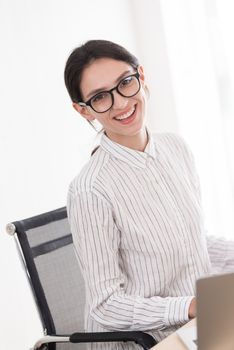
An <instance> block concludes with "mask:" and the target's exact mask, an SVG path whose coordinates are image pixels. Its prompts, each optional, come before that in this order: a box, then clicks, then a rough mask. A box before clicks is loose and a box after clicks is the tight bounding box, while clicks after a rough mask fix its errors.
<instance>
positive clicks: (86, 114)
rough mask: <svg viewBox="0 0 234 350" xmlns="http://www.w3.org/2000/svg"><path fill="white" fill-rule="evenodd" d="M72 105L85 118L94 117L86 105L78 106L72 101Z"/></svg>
mask: <svg viewBox="0 0 234 350" xmlns="http://www.w3.org/2000/svg"><path fill="white" fill-rule="evenodd" d="M72 107H73V108H74V109H75V110H76V111H77V112H78V113H79V114H80V115H81V116H82V117H83V118H85V119H86V120H89V121H92V120H94V119H95V117H94V116H93V115H91V114H90V113H89V111H88V109H87V107H83V106H80V105H79V103H75V102H73V103H72Z"/></svg>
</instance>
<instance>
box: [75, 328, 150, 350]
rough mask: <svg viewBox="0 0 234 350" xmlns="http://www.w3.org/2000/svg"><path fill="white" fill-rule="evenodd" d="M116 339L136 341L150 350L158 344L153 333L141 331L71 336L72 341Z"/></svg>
mask: <svg viewBox="0 0 234 350" xmlns="http://www.w3.org/2000/svg"><path fill="white" fill-rule="evenodd" d="M115 341H118V342H121V341H123V342H126V341H134V342H135V343H136V344H139V345H141V346H142V347H143V349H145V350H148V349H150V348H152V347H153V346H154V345H156V344H157V342H156V340H155V339H154V338H153V337H152V336H151V335H149V334H148V333H144V332H140V331H136V332H135V331H123V332H98V333H73V334H72V335H71V336H70V342H71V343H87V342H115Z"/></svg>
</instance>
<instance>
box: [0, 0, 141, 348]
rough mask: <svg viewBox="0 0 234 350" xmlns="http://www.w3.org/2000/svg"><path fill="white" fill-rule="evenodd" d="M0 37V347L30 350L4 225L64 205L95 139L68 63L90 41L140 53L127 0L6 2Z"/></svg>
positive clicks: (31, 314) (31, 333) (35, 325)
mask: <svg viewBox="0 0 234 350" xmlns="http://www.w3.org/2000/svg"><path fill="white" fill-rule="evenodd" d="M0 35H1V38H0V42H1V56H0V57H1V58H0V60H1V65H0V76H1V79H0V96H1V112H0V123H1V126H0V142H1V145H0V153H1V155H0V157H1V158H0V159H1V180H0V186H1V189H0V193H1V196H0V201H1V203H0V205H1V215H0V225H1V235H0V274H1V281H2V282H1V288H0V294H1V296H0V310H1V312H0V335H1V345H0V348H1V349H3V350H12V349H16V348H17V350H25V349H29V347H30V346H32V344H33V343H34V341H35V340H36V338H38V336H41V327H40V323H39V320H38V317H37V315H36V313H35V307H34V303H33V301H32V297H31V294H30V292H29V288H28V285H27V283H26V280H25V276H24V274H23V270H22V269H21V266H20V264H19V260H18V257H17V255H16V250H15V246H14V242H13V239H12V238H11V237H9V236H7V235H6V234H5V224H6V223H8V222H10V221H14V220H18V219H22V218H26V217H30V216H32V215H35V214H39V213H42V212H44V211H47V210H52V209H55V208H58V207H62V206H64V205H65V203H66V193H67V188H68V184H69V182H70V181H71V179H72V178H73V177H74V176H75V175H76V174H77V173H78V171H79V169H80V168H81V166H82V164H83V163H84V161H85V160H86V159H87V157H88V156H89V152H90V150H91V148H92V142H93V140H94V138H95V133H94V132H93V131H92V129H91V127H90V126H89V125H88V123H86V122H84V121H83V120H82V119H81V117H79V115H78V114H77V113H75V111H74V110H73V109H72V107H71V103H70V100H69V97H68V94H67V92H66V90H65V86H64V83H63V69H64V65H65V60H66V58H67V57H68V55H69V53H70V52H71V50H72V49H73V48H74V47H76V46H78V45H79V44H81V43H82V42H83V41H86V40H88V39H91V38H92V39H93V38H104V39H110V40H113V41H116V42H118V43H120V44H122V45H124V46H126V47H128V48H129V50H131V51H133V52H134V53H135V54H136V55H137V54H138V52H137V43H136V37H135V34H134V24H133V21H132V17H131V13H130V7H129V4H128V1H125V0H122V1H121V0H118V1H116V2H112V3H111V4H110V1H108V0H99V1H77V0H66V1H65V0H63V1H55V0H50V1H46V0H40V1H35V0H34V1H32V0H28V1H27V0H22V1H17V0H6V1H4V0H2V1H0ZM12 334H13V336H12ZM7 338H8V339H7Z"/></svg>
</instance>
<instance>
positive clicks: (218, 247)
mask: <svg viewBox="0 0 234 350" xmlns="http://www.w3.org/2000/svg"><path fill="white" fill-rule="evenodd" d="M179 141H180V143H181V146H182V148H183V153H184V152H185V154H186V157H185V162H186V166H187V168H188V169H189V172H190V175H191V178H192V179H193V182H192V183H193V186H194V190H195V193H196V195H197V199H198V201H199V203H200V205H201V206H202V203H201V202H202V201H201V187H200V180H199V176H198V174H197V170H196V166H195V161H194V156H193V154H192V152H191V151H190V149H189V147H188V145H187V144H186V142H184V140H183V139H182V138H180V140H179ZM187 160H189V161H187ZM206 241H207V249H208V253H209V256H210V261H211V266H212V270H213V272H214V273H224V272H234V241H229V240H227V239H225V238H220V237H219V238H218V237H215V236H207V237H206Z"/></svg>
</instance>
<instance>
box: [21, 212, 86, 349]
mask: <svg viewBox="0 0 234 350" xmlns="http://www.w3.org/2000/svg"><path fill="white" fill-rule="evenodd" d="M69 233H70V228H69V224H68V220H67V218H65V219H62V220H58V221H55V222H52V223H49V224H46V225H43V226H39V227H36V228H33V229H30V230H28V231H27V232H26V234H27V238H28V242H29V244H30V247H31V248H35V247H37V246H38V245H41V244H44V245H46V243H47V242H51V241H53V240H56V239H57V238H62V237H64V236H66V235H68V234H69ZM34 263H35V265H36V269H37V272H38V276H39V279H40V283H41V285H42V288H43V291H44V294H45V297H46V300H47V304H48V306H49V309H50V313H51V316H52V319H53V322H54V325H55V329H56V334H62V335H63V334H64V335H66V334H67V335H69V334H72V333H74V332H78V331H80V332H83V331H84V318H83V314H84V306H85V286H84V279H83V276H82V274H81V271H80V268H79V264H78V259H77V257H76V253H75V249H74V246H73V244H68V245H65V246H62V247H60V248H58V249H55V250H52V251H50V252H48V253H46V254H42V255H38V256H37V257H35V258H34ZM85 348H86V345H85V344H71V343H69V344H57V345H56V350H75V349H82V350H83V349H85Z"/></svg>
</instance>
